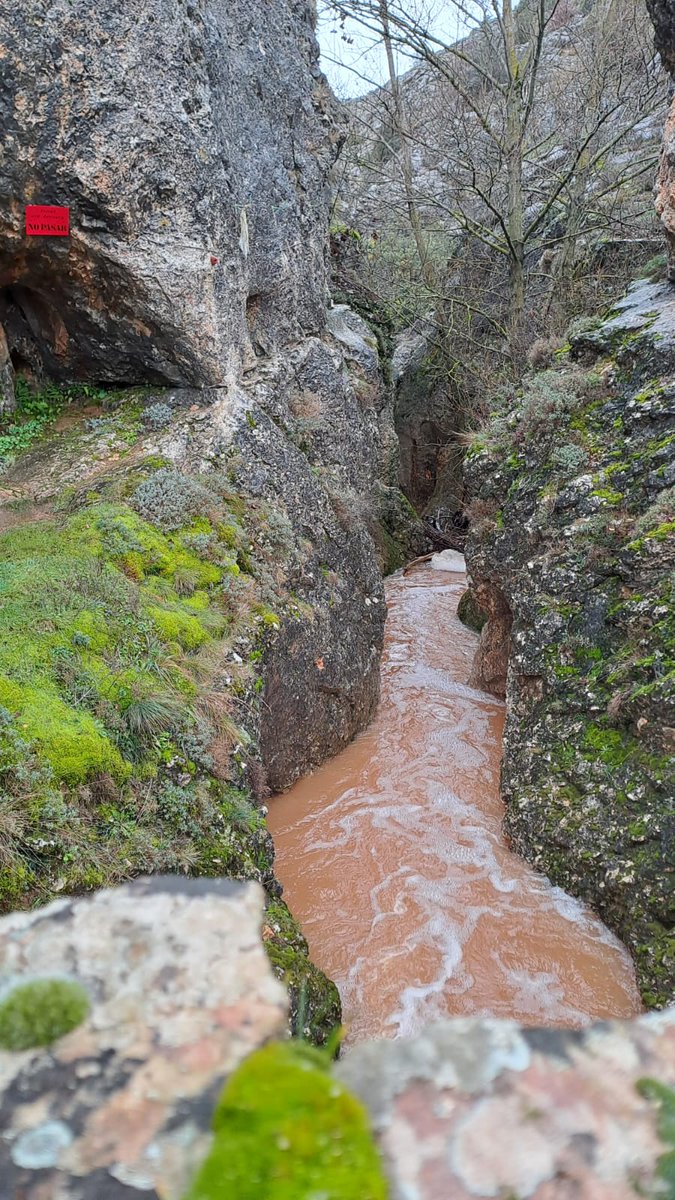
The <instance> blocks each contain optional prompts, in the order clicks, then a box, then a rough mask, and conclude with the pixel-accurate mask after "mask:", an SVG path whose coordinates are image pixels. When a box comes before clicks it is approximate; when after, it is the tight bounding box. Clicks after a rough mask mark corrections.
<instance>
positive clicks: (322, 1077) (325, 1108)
mask: <svg viewBox="0 0 675 1200" xmlns="http://www.w3.org/2000/svg"><path fill="white" fill-rule="evenodd" d="M329 1067H330V1059H329V1057H328V1055H327V1054H326V1053H321V1052H320V1051H317V1050H314V1049H312V1048H311V1047H309V1046H306V1045H304V1044H302V1043H298V1042H287V1043H282V1044H275V1045H271V1046H266V1047H265V1048H264V1049H263V1050H259V1051H257V1052H256V1053H255V1054H252V1055H251V1057H250V1058H248V1059H247V1060H246V1062H244V1063H243V1064H242V1066H241V1067H239V1068H238V1070H237V1071H235V1072H234V1074H233V1075H232V1076H231V1078H230V1079H229V1080H228V1082H227V1084H226V1086H225V1090H224V1091H223V1094H222V1096H221V1098H220V1101H219V1102H218V1106H217V1108H216V1112H215V1114H214V1118H213V1128H214V1133H215V1138H214V1142H213V1146H212V1149H211V1152H210V1154H209V1156H208V1158H207V1159H206V1161H205V1163H204V1164H203V1165H202V1167H201V1168H200V1170H199V1171H198V1172H197V1176H196V1178H195V1180H194V1182H193V1183H192V1185H191V1187H190V1189H189V1191H188V1193H187V1196H186V1198H185V1200H229V1198H230V1197H232V1198H233V1197H236V1198H237V1200H260V1198H261V1197H263V1196H264V1197H265V1200H318V1198H319V1197H321V1198H322V1200H385V1198H386V1196H387V1186H386V1183H385V1180H384V1176H383V1174H382V1168H381V1166H380V1162H379V1158H378V1154H377V1151H376V1149H375V1146H374V1144H373V1141H372V1137H371V1133H370V1129H369V1125H368V1118H367V1116H366V1113H365V1110H364V1109H363V1107H362V1105H361V1104H360V1102H359V1101H358V1100H357V1099H356V1098H355V1097H354V1096H352V1095H351V1094H350V1093H349V1092H348V1091H347V1090H346V1089H345V1088H344V1087H343V1086H342V1085H341V1084H340V1083H338V1082H337V1081H336V1080H335V1079H334V1078H333V1077H332V1076H331V1074H330V1071H329Z"/></svg>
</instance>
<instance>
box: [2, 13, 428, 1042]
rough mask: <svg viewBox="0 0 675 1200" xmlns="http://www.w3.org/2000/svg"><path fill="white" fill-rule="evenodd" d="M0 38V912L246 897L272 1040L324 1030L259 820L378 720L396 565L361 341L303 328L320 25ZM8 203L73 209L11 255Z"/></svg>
mask: <svg viewBox="0 0 675 1200" xmlns="http://www.w3.org/2000/svg"><path fill="white" fill-rule="evenodd" d="M15 16H16V14H15V15H14V16H13V17H12V18H11V20H9V18H5V19H4V20H5V24H6V25H7V28H6V29H4V30H3V34H4V45H5V56H4V59H3V73H2V82H1V83H0V111H3V112H4V113H5V114H6V126H7V129H8V131H9V138H8V144H7V146H6V148H5V156H4V158H3V160H2V164H1V166H0V288H1V289H2V290H1V293H0V295H1V297H2V300H1V303H2V313H1V314H0V322H2V323H3V324H4V332H5V334H6V342H7V353H6V354H5V353H4V349H3V348H4V341H3V340H2V339H1V338H0V377H1V378H2V379H3V380H4V383H5V407H6V408H8V407H9V406H10V405H11V404H12V403H13V395H14V393H15V396H16V411H15V413H14V414H13V415H11V414H10V415H7V414H5V416H4V418H2V423H1V424H0V472H1V473H0V531H2V532H0V593H1V600H0V626H1V628H2V634H1V636H0V642H1V649H0V705H1V706H2V707H0V747H1V753H0V784H1V787H2V802H3V805H4V810H3V811H4V818H5V819H4V837H3V842H2V851H1V853H0V903H1V904H2V906H3V907H4V908H5V909H8V908H12V907H18V906H22V905H26V904H35V903H41V902H44V901H46V900H48V899H49V898H50V897H52V896H53V895H54V894H59V893H62V892H73V891H83V890H88V889H91V888H95V887H98V886H101V885H103V884H106V883H112V882H117V881H119V880H123V879H127V878H130V877H133V876H135V875H137V874H139V873H144V872H147V871H149V870H150V871H160V870H164V871H167V870H168V871H177V872H182V873H185V874H196V875H229V876H234V877H236V878H241V879H256V880H259V881H260V882H261V883H262V884H263V885H264V886H265V888H266V889H267V894H268V904H269V908H268V923H267V926H266V934H265V942H266V946H267V949H268V951H269V953H270V956H271V957H272V960H273V962H274V963H275V966H276V968H277V970H278V972H279V973H280V974H281V975H283V976H284V977H285V978H286V979H287V980H288V982H289V983H290V985H291V991H292V999H293V1012H294V1016H293V1020H294V1021H295V1022H296V1023H297V1021H298V1020H302V1019H303V1014H304V1020H305V1021H306V1026H307V1029H308V1030H309V1033H310V1035H311V1036H312V1037H315V1038H318V1039H321V1038H323V1037H325V1036H326V1034H327V1032H328V1031H329V1030H330V1029H331V1028H333V1027H334V1026H335V1024H336V1023H338V1021H339V1002H338V999H337V993H336V991H335V989H334V988H333V987H332V985H330V984H328V982H327V981H326V980H325V979H324V977H323V976H322V975H321V973H320V972H318V971H316V970H314V968H313V967H312V966H311V964H309V963H308V960H307V948H306V944H305V943H304V939H303V938H302V937H301V935H300V934H299V931H298V929H297V927H296V926H295V924H294V922H293V921H292V919H291V918H290V916H289V914H288V911H287V909H286V908H285V906H284V905H283V903H282V902H281V901H280V899H279V896H280V890H281V889H280V887H279V884H278V882H277V881H276V879H275V877H274V870H273V847H272V843H271V839H270V837H269V835H268V833H267V830H266V827H265V822H264V812H263V811H261V807H260V806H261V803H262V801H263V800H264V798H265V796H266V795H267V793H268V792H269V790H270V789H281V788H284V787H287V786H288V785H289V784H290V783H291V782H292V781H293V780H294V779H295V778H296V777H297V776H298V775H299V774H301V773H303V772H306V771H308V770H309V769H310V768H311V767H312V766H314V765H315V764H317V763H318V762H320V761H321V760H322V759H323V758H325V757H326V756H328V755H330V754H333V753H335V752H337V751H338V750H339V749H341V747H342V746H343V745H344V744H345V743H346V742H347V741H348V740H349V739H350V738H351V737H353V735H354V734H355V733H356V731H357V730H358V729H359V728H360V727H361V726H362V725H363V724H364V723H365V722H367V720H368V719H369V717H370V715H371V713H372V711H373V708H374V705H375V703H376V701H377V696H378V687H379V672H378V663H379V653H380V648H381V643H382V631H383V625H384V615H385V613H384V603H383V595H382V586H381V567H382V566H384V565H385V564H394V563H397V562H398V558H399V557H400V556H401V554H402V553H404V550H403V548H402V544H401V543H400V541H398V540H397V536H395V531H394V527H395V524H396V521H397V519H398V515H399V513H400V512H401V511H403V510H402V506H401V498H400V496H399V493H398V491H397V489H396V486H395V485H396V477H397V467H396V439H395V436H394V433H393V426H392V417H391V412H390V409H389V400H388V393H387V391H386V389H385V387H384V386H383V379H382V374H381V371H380V364H379V358H378V353H377V347H376V344H375V342H374V340H373V338H372V337H371V335H370V332H369V330H368V328H367V327H366V326H365V325H364V324H363V322H361V321H360V319H359V318H358V317H356V316H355V315H354V314H351V313H350V312H349V311H348V310H346V309H344V308H339V309H333V310H330V311H329V312H328V314H327V313H326V310H325V302H326V282H325V270H324V251H325V241H326V234H327V226H328V188H327V178H328V172H329V168H330V165H331V163H332V161H333V159H334V156H335V152H336V145H337V143H338V141H339V138H340V131H339V130H340V127H339V123H338V122H337V121H336V118H335V113H334V111H333V108H332V101H331V99H330V95H329V93H328V91H327V88H326V85H325V82H324V80H323V78H322V76H321V75H320V72H319V70H318V67H317V47H316V43H315V40H314V31H313V23H312V21H313V17H312V6H311V5H309V4H305V3H302V2H295V0H293V2H291V0H273V3H271V4H268V5H266V6H265V10H264V13H263V12H258V11H253V10H251V9H250V7H249V8H247V7H246V6H244V5H243V4H242V5H239V4H234V5H233V4H230V3H228V4H223V3H221V2H220V0H202V2H196V3H194V4H193V3H190V4H184V3H182V2H181V3H178V2H176V3H174V2H171V3H169V2H168V0H143V2H142V3H141V4H140V5H139V6H137V7H136V9H135V10H134V13H133V14H130V13H126V10H125V11H124V12H123V11H122V9H121V8H119V6H118V8H117V9H116V11H115V12H114V13H113V12H110V11H108V10H107V9H106V10H100V11H99V10H94V9H92V7H91V5H89V4H85V3H78V4H75V5H70V4H65V3H57V4H46V3H40V2H38V0H35V2H33V3H31V4H29V5H28V6H25V7H24V8H23V9H22V12H21V16H20V19H18V20H17V19H15ZM30 202H38V203H39V202H52V203H60V204H64V205H69V206H70V209H71V236H70V237H69V238H40V237H27V236H25V235H24V233H23V230H22V220H23V209H24V205H25V204H26V203H30ZM128 384H134V385H135V386H133V387H131V388H129V387H128V386H126V385H128ZM168 384H170V385H175V386H160V385H168ZM188 385H191V386H188Z"/></svg>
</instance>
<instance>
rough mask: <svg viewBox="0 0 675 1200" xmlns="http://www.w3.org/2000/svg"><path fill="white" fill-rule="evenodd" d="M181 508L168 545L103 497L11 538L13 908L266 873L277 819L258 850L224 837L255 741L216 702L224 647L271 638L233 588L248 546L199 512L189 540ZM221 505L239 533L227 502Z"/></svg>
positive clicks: (5, 601)
mask: <svg viewBox="0 0 675 1200" xmlns="http://www.w3.org/2000/svg"><path fill="white" fill-rule="evenodd" d="M160 471H161V469H160ZM157 473H160V472H157ZM165 474H166V473H164V476H163V477H165ZM151 479H152V476H150V480H151ZM140 486H142V485H140ZM199 488H201V484H196V485H195V490H197V489H199ZM139 490H140V487H139V486H137V487H136V491H135V492H134V493H133V496H132V499H133V498H134V496H137V495H138V491H139ZM160 492H161V489H160V488H157V489H155V492H154V496H155V498H156V497H157V495H158V494H160ZM146 493H147V489H146ZM180 494H181V495H187V496H188V498H189V497H190V496H191V495H192V492H191V490H190V488H188V487H186V488H183V490H182V492H181V493H180ZM175 495H176V492H175V489H174V490H170V492H169V496H168V504H169V515H168V521H166V523H167V524H168V525H169V526H170V528H169V529H165V530H162V529H161V528H160V527H158V526H159V525H160V524H161V523H162V521H164V519H165V516H166V513H165V511H164V510H163V508H162V505H161V504H160V503H155V507H154V516H155V519H156V522H157V524H151V523H150V522H149V521H147V520H145V519H144V518H143V517H142V516H140V515H139V514H138V513H137V512H135V511H133V509H132V508H130V507H129V505H128V503H125V502H123V501H118V502H115V503H114V502H111V501H108V500H106V499H105V498H104V497H103V496H97V495H96V494H95V493H94V494H93V495H92V496H90V497H89V498H88V499H89V502H85V504H84V506H83V507H78V508H77V509H76V511H75V512H74V513H71V514H70V515H68V516H66V517H65V518H63V519H62V520H59V521H41V522H33V523H31V524H27V525H19V526H16V527H15V528H12V529H10V530H7V531H6V532H4V533H3V534H1V535H0V794H1V795H2V800H1V801H0V807H1V808H2V814H3V818H4V819H3V822H2V828H3V832H2V835H1V837H0V851H1V853H0V899H1V903H2V906H3V907H5V908H8V907H14V906H16V904H17V903H18V902H21V901H23V902H24V903H25V902H26V901H36V900H40V901H43V900H46V899H48V898H49V896H50V895H51V894H53V892H54V891H55V890H56V891H61V890H67V891H73V890H81V889H83V888H89V887H96V886H100V885H101V884H103V883H112V882H116V881H118V880H119V879H121V878H125V877H128V876H133V875H134V874H136V873H138V872H139V871H141V870H148V869H155V870H157V869H163V870H185V869H188V870H190V871H193V872H196V873H200V872H203V871H209V870H210V869H211V866H212V864H215V867H216V868H218V873H223V874H224V873H226V872H229V873H231V874H234V875H235V876H242V877H251V876H252V877H261V874H264V873H265V872H266V871H268V870H269V865H270V855H269V851H268V850H267V849H266V845H265V839H264V836H263V833H262V831H263V830H264V822H263V820H262V818H259V820H258V823H257V824H258V829H259V831H260V832H259V833H258V834H256V837H254V838H251V833H250V830H249V831H246V832H243V831H241V830H238V829H237V828H236V826H234V827H233V826H232V825H231V824H230V822H229V821H228V819H227V810H228V806H229V804H230V803H231V798H232V795H233V789H232V786H231V785H230V784H229V783H228V778H227V774H228V770H229V768H228V767H227V764H226V757H227V755H228V751H229V750H231V749H232V747H233V746H234V745H235V743H236V742H240V743H242V744H244V743H245V741H246V737H245V735H244V734H243V733H242V732H241V731H240V730H238V728H237V726H236V724H235V722H234V721H233V720H232V717H231V716H230V708H231V705H232V700H231V699H229V698H228V696H227V694H224V693H223V694H220V695H219V694H218V693H217V692H215V681H216V673H217V670H218V663H219V655H218V654H216V653H215V645H216V643H215V641H214V639H215V638H218V639H220V638H222V637H223V636H227V635H228V633H230V634H235V633H239V632H240V631H241V630H242V629H243V628H252V629H254V630H255V629H258V628H267V625H268V624H269V622H266V621H265V620H264V617H261V616H259V614H258V613H257V612H256V611H255V604H256V603H257V598H256V591H255V588H254V586H253V585H254V581H253V580H252V579H250V580H249V587H248V593H245V594H248V600H247V602H246V603H245V604H244V603H242V601H243V594H239V593H237V594H235V593H233V592H232V590H231V588H230V587H229V586H226V581H227V580H230V579H232V578H233V576H232V567H233V566H234V565H236V557H237V554H238V545H239V537H238V534H236V535H234V536H230V537H228V544H227V545H226V544H225V543H224V542H222V541H221V540H220V538H219V536H218V533H217V531H216V530H215V529H213V528H212V526H211V524H210V522H209V520H208V519H207V518H205V517H204V516H203V515H201V516H199V517H194V516H191V514H190V512H189V509H188V511H186V513H185V520H186V523H185V524H184V525H183V527H181V528H178V529H176V528H174V526H175V520H176V503H175ZM200 495H201V492H200ZM209 502H210V505H211V509H212V511H213V513H214V516H218V518H219V524H220V525H222V526H223V527H225V528H229V529H231V530H239V526H238V524H237V522H236V521H234V519H232V518H231V517H230V515H229V513H228V510H227V505H226V498H225V496H224V494H223V491H222V489H221V492H220V493H218V492H211V493H209ZM80 503H81V501H80ZM242 537H243V535H242ZM266 612H267V610H266V609H265V613H266ZM219 644H220V645H221V646H222V643H219ZM240 675H241V686H242V687H245V686H246V674H245V672H243V673H240ZM214 752H215V753H217V757H218V763H219V766H218V772H217V774H214V766H215V759H214ZM224 756H225V758H224ZM223 772H225V773H224V774H223ZM235 790H236V789H235ZM179 798H180V804H179V803H178V799H179ZM178 809H180V813H181V816H180V819H178V817H177V812H178ZM256 847H257V848H256Z"/></svg>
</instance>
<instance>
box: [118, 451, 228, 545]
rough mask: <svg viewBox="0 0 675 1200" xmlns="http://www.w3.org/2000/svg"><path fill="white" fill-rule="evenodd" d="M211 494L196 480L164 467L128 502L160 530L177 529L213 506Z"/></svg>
mask: <svg viewBox="0 0 675 1200" xmlns="http://www.w3.org/2000/svg"><path fill="white" fill-rule="evenodd" d="M213 502H214V499H213V496H212V495H211V493H210V492H209V491H208V490H207V489H206V488H205V487H203V486H202V484H200V483H198V482H197V481H196V480H195V479H189V478H188V477H187V475H182V474H181V473H180V471H172V470H170V469H169V468H168V467H163V468H162V469H161V470H159V471H155V473H154V474H153V475H151V476H150V478H149V479H146V480H145V481H144V482H143V483H141V484H140V485H139V487H137V488H136V491H135V492H134V494H133V495H132V497H131V500H130V503H131V504H132V506H133V507H134V508H135V509H136V512H137V513H138V514H139V515H140V516H141V517H143V519H144V520H145V521H149V522H150V523H151V524H152V525H156V526H157V527H158V528H160V529H165V530H167V529H168V530H171V529H180V528H181V527H182V526H183V525H188V524H189V523H190V520H191V519H192V517H195V516H197V515H198V514H199V513H203V511H204V509H205V507H210V506H212V505H213Z"/></svg>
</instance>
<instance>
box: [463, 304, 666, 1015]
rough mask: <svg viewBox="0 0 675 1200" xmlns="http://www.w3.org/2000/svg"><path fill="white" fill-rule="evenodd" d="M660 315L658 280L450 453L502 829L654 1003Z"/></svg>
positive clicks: (662, 563) (662, 412)
mask: <svg viewBox="0 0 675 1200" xmlns="http://www.w3.org/2000/svg"><path fill="white" fill-rule="evenodd" d="M674 312H675V307H674V304H673V289H672V287H671V286H670V285H668V284H661V285H647V284H644V283H643V284H640V285H637V286H636V287H635V288H633V289H631V291H630V292H629V294H628V296H627V297H626V299H625V300H624V301H622V302H621V303H620V304H619V306H618V308H617V311H616V314H615V315H614V316H613V317H612V318H611V319H610V320H608V321H606V322H605V323H604V324H603V323H599V322H598V323H596V325H595V326H593V325H592V323H591V328H589V329H587V330H586V331H584V332H580V333H579V334H578V335H576V336H572V351H571V354H570V355H566V356H565V355H563V356H562V357H561V358H559V360H558V366H557V368H556V370H550V371H546V372H543V373H541V374H539V375H534V376H530V377H529V378H527V379H526V380H525V385H524V389H523V393H522V394H521V395H515V396H510V397H509V398H508V400H507V401H506V403H505V404H504V406H503V407H502V408H501V409H500V411H499V412H496V413H495V415H494V417H493V420H492V422H491V423H489V424H488V425H487V426H486V428H485V430H484V433H483V436H482V441H479V442H478V444H477V446H476V447H475V450H474V452H472V453H471V454H470V455H469V457H468V459H467V463H466V478H467V484H468V487H469V490H470V493H471V494H472V496H473V501H472V507H471V511H472V513H473V523H472V528H471V535H470V538H469V542H468V544H467V550H466V557H467V566H468V570H469V576H470V580H471V582H472V586H473V590H474V594H475V597H476V599H477V601H478V602H479V604H480V606H481V608H482V609H483V610H484V611H485V612H487V613H488V621H487V623H486V625H485V627H484V629H483V631H482V634H481V642H480V646H479V652H478V658H477V661H476V664H475V668H474V682H476V683H478V684H479V685H480V686H486V687H491V688H493V689H494V690H495V691H496V692H497V693H498V694H500V695H502V694H504V691H505V693H506V701H507V721H506V727H505V734H504V761H503V768H502V793H503V795H504V798H505V800H506V806H507V811H506V828H507V830H508V833H509V836H510V837H511V839H512V841H513V844H514V846H515V847H516V848H517V849H518V851H519V852H521V853H522V854H524V856H525V857H526V858H528V859H529V860H530V861H531V862H533V863H534V864H535V865H536V866H537V867H538V868H540V869H541V870H542V871H543V872H545V873H546V874H547V875H549V877H550V878H551V879H552V880H553V882H554V883H556V884H559V885H560V886H561V887H563V888H565V890H566V891H568V892H572V893H573V894H574V895H577V896H580V897H581V898H583V899H585V900H587V901H588V902H590V904H591V905H592V906H593V907H594V908H595V909H596V911H598V912H599V913H600V915H601V916H602V918H603V920H604V921H605V922H606V924H607V925H609V927H610V928H611V929H613V930H614V932H616V933H617V934H618V935H619V937H621V938H622V939H623V940H624V941H625V942H626V943H627V945H628V946H629V948H630V949H631V951H632V953H633V955H634V957H635V960H636V965H637V970H638V980H639V983H640V985H641V989H642V994H643V998H644V999H645V1001H646V1002H647V1003H648V1004H649V1005H655V1006H660V1005H664V1004H668V1003H672V1002H673V999H674V998H675V943H674V942H673V935H672V931H673V922H674V920H675V839H674V837H673V833H674V829H675V825H674V822H675V806H674V803H673V795H674V790H675V773H674V769H673V747H674V741H673V738H674V737H675V733H674V730H675V686H674V685H675V678H674V676H673V672H672V658H673V626H672V612H673V610H672V600H673V597H672V579H673V574H672V573H673V567H674V566H675V505H674V503H673V485H674V484H675V436H674V435H675V402H674V399H673V370H674V368H675V320H674Z"/></svg>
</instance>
